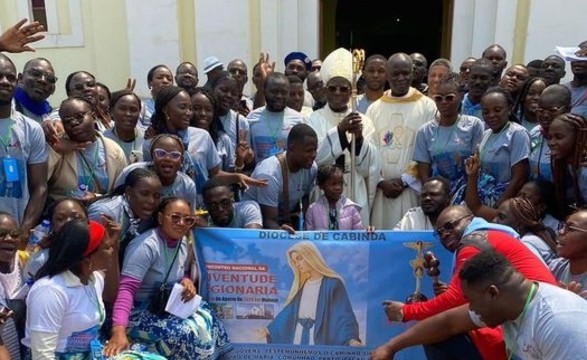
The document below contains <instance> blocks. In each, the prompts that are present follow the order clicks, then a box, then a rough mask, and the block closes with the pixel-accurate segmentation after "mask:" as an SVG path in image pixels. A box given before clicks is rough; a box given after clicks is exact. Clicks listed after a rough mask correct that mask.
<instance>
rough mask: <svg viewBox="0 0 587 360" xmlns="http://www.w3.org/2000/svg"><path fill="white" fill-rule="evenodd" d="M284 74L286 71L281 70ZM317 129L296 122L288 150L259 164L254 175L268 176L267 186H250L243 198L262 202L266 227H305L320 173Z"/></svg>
mask: <svg viewBox="0 0 587 360" xmlns="http://www.w3.org/2000/svg"><path fill="white" fill-rule="evenodd" d="M281 75H282V76H283V74H281ZM317 148H318V138H317V137H316V132H315V131H314V130H312V128H311V127H309V126H308V125H306V124H298V125H296V126H294V127H293V128H292V129H291V131H290V132H289V134H288V137H287V151H286V152H285V153H283V154H278V155H277V156H271V157H269V158H267V159H266V160H264V161H263V162H261V163H260V164H258V165H257V167H256V168H255V171H253V174H252V175H251V176H252V177H253V178H255V179H266V180H267V186H263V187H261V186H251V187H249V188H248V189H247V190H246V191H245V193H244V196H243V199H244V200H253V201H256V202H257V203H259V205H260V207H261V214H263V227H264V228H266V229H282V230H286V231H287V232H289V233H294V231H295V230H294V228H295V229H298V230H303V227H304V226H303V225H304V224H303V221H300V220H303V215H302V214H304V213H305V212H306V209H307V208H308V196H309V195H310V191H312V188H313V187H314V181H315V180H316V175H317V173H318V166H317V165H316V162H315V161H314V160H315V159H316V150H317Z"/></svg>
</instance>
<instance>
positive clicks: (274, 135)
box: [237, 110, 285, 147]
mask: <svg viewBox="0 0 587 360" xmlns="http://www.w3.org/2000/svg"><path fill="white" fill-rule="evenodd" d="M266 111H267V110H266ZM284 113H285V112H282V113H281V120H280V124H279V125H278V126H277V127H276V128H273V127H272V126H269V123H270V121H269V122H267V128H268V129H269V133H270V134H271V138H272V139H273V142H274V143H275V147H277V138H278V137H279V135H280V134H279V132H282V131H283V125H284V124H283V114H284ZM237 145H238V144H237Z"/></svg>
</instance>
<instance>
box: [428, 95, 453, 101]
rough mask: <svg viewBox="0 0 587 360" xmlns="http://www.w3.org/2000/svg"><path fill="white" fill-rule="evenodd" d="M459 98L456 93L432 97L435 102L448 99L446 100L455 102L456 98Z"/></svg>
mask: <svg viewBox="0 0 587 360" xmlns="http://www.w3.org/2000/svg"><path fill="white" fill-rule="evenodd" d="M456 98H457V96H456V95H455V94H448V95H445V96H442V95H434V96H433V97H432V99H433V100H434V102H437V103H439V102H442V101H446V102H453V101H455V99H456Z"/></svg>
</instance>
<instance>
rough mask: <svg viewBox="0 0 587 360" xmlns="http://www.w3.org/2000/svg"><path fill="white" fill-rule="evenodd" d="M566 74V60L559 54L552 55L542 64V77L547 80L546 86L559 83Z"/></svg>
mask: <svg viewBox="0 0 587 360" xmlns="http://www.w3.org/2000/svg"><path fill="white" fill-rule="evenodd" d="M565 75H566V71H565V60H564V59H563V58H562V57H560V56H558V55H550V56H548V57H547V58H546V59H544V61H542V64H540V77H541V78H543V79H544V81H546V86H548V85H552V84H559V83H560V81H561V79H562V78H564V77H565Z"/></svg>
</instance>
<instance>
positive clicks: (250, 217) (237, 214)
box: [202, 178, 263, 229]
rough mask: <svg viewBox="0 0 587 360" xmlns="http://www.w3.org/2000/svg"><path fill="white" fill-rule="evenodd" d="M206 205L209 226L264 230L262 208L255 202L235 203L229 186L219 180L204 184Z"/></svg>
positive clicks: (214, 179)
mask: <svg viewBox="0 0 587 360" xmlns="http://www.w3.org/2000/svg"><path fill="white" fill-rule="evenodd" d="M202 195H203V197H204V205H205V206H206V208H207V209H208V215H209V220H208V226H211V227H222V228H240V229H262V228H263V217H262V216H261V208H260V207H259V204H257V203H256V202H254V201H240V202H237V203H235V202H234V195H233V193H232V190H231V188H230V186H229V185H227V184H226V183H225V182H223V181H222V180H220V179H218V178H212V179H210V180H208V181H206V183H205V184H204V189H203V190H202Z"/></svg>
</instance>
